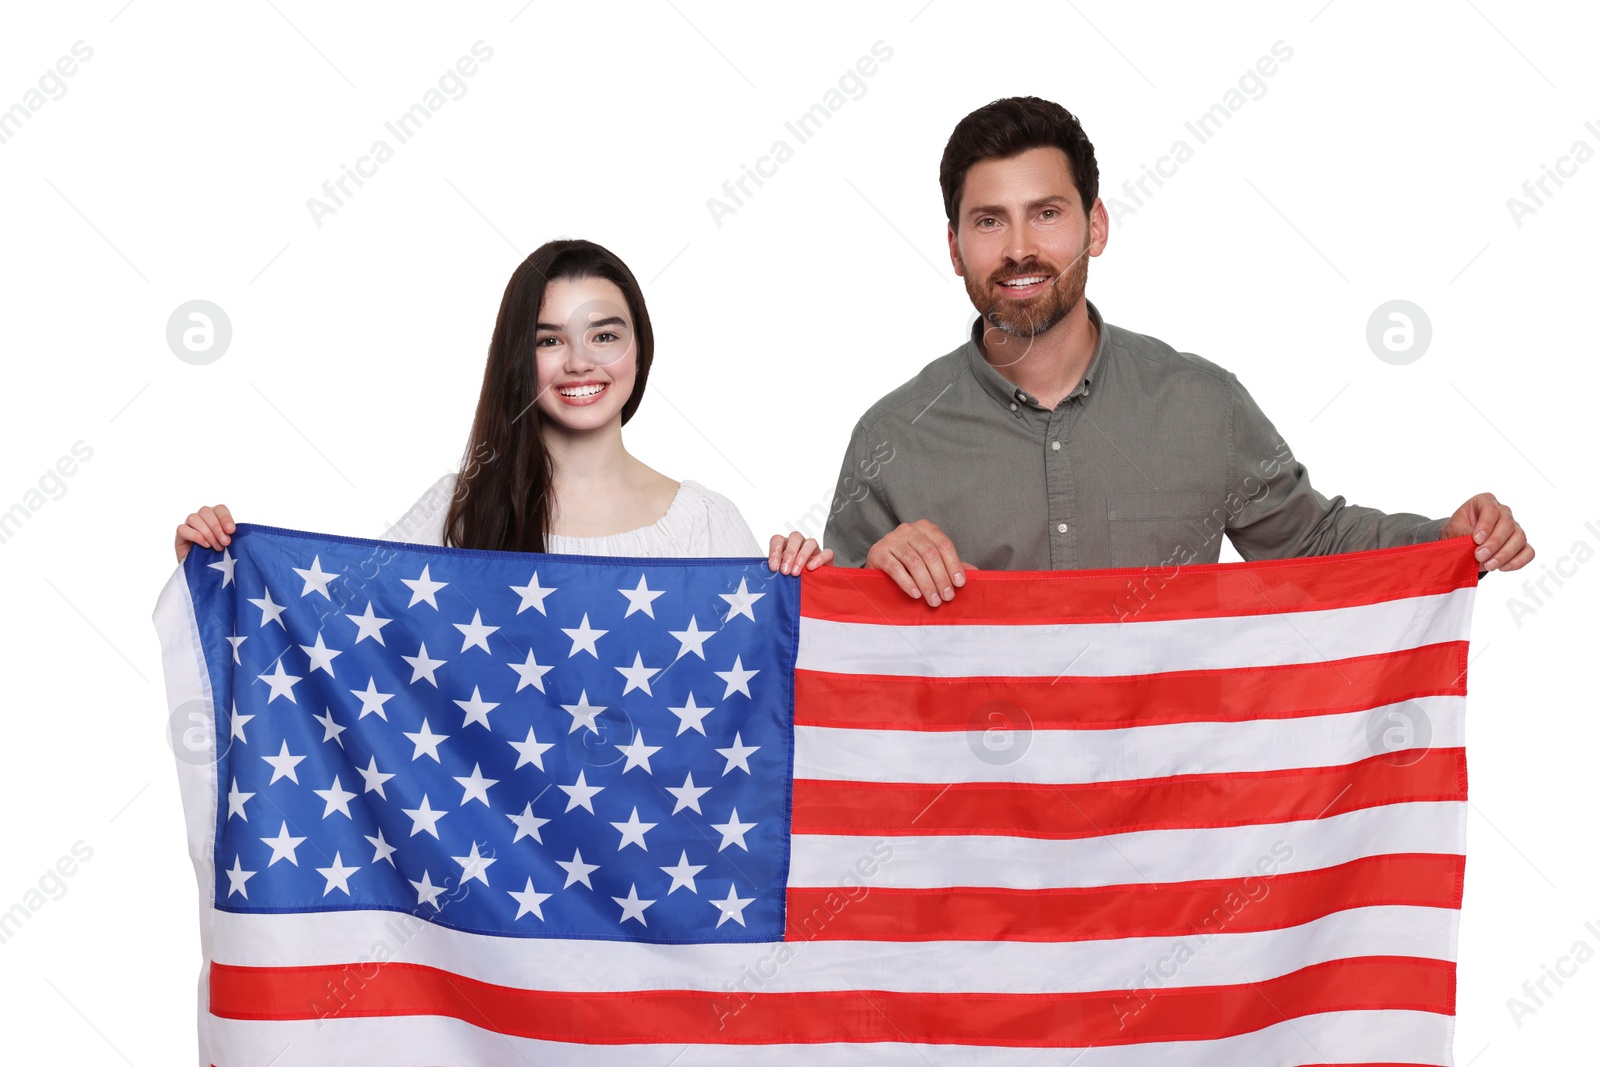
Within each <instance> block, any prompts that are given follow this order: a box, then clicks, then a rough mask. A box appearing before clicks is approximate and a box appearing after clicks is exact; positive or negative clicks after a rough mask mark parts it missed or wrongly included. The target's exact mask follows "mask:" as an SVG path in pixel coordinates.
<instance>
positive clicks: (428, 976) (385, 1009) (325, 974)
mask: <svg viewBox="0 0 1600 1067" xmlns="http://www.w3.org/2000/svg"><path fill="white" fill-rule="evenodd" d="M369 969H370V970H371V971H372V972H373V977H372V978H371V979H369V980H366V981H365V983H364V984H363V985H362V986H361V988H360V990H359V992H358V993H357V994H356V995H355V996H354V997H352V999H351V1000H350V1001H349V1003H348V1004H346V1006H345V1008H344V1010H343V1011H341V1012H339V1013H338V1014H339V1017H351V1018H354V1017H374V1016H396V1015H444V1016H449V1017H451V1018H456V1019H461V1020H464V1021H466V1022H470V1023H473V1024H474V1025H476V1026H480V1027H483V1028H484V1029H487V1030H491V1031H495V1032H499V1033H503V1034H508V1035H510V1036H513V1037H525V1038H533V1039H536V1040H543V1041H566V1042H574V1043H579V1044H605V1045H624V1044H661V1043H672V1044H678V1043H691V1044H692V1043H703V1042H718V1043H735V1044H775V1043H790V1042H793V1043H817V1042H833V1041H840V1042H869V1041H888V1042H906V1041H910V1042H925V1043H928V1044H966V1045H1010V1046H1055V1047H1078V1046H1084V1045H1118V1044H1131V1043H1134V1042H1139V1041H1176V1040H1215V1039H1218V1038H1224V1037H1231V1036H1234V1035H1236V1034H1242V1033H1250V1032H1253V1031H1256V1030H1260V1029H1262V1028H1263V1027H1266V1026H1271V1025H1273V1024H1274V1023H1279V1022H1282V1021H1283V1020H1284V1019H1286V1018H1287V1019H1292V1018H1298V1017H1300V1016H1304V1015H1312V1014H1316V1013H1319V1012H1329V1011H1362V1010H1383V1009H1392V1010H1405V1011H1428V1012H1435V1013H1440V1014H1449V1013H1451V1012H1452V1011H1453V1010H1454V1007H1455V965H1454V964H1452V963H1449V962H1445V961H1440V960H1422V959H1414V958H1408V957H1395V956H1370V957H1360V958H1354V959H1345V960H1334V961H1332V962H1330V963H1322V964H1317V965H1314V966H1311V967H1306V968H1303V969H1301V970H1298V971H1295V972H1293V973H1290V974H1286V975H1284V976H1282V977H1280V978H1274V979H1271V980H1268V981H1265V982H1256V983H1249V984H1244V985H1225V986H1196V987H1190V988H1178V989H1160V990H1153V991H1149V992H1148V993H1142V994H1135V993H1133V992H1131V991H1129V990H1113V991H1107V992H1096V993H1050V994H1039V993H1026V994H1023V993H1012V994H996V993H959V994H956V993H891V992H884V991H880V990H866V991H856V990H851V991H832V990H829V991H819V992H808V993H756V994H753V995H750V996H743V995H741V994H738V993H731V994H730V993H724V992H716V991H698V990H636V991H629V992H625V993H588V992H585V993H569V992H549V991H545V990H536V989H516V988H511V987H508V986H502V985H493V984H490V983H488V982H480V981H476V980H474V979H469V978H463V977H461V976H460V975H457V974H453V973H451V972H448V971H441V970H438V969H436V968H433V967H423V966H418V965H416V964H406V963H376V964H372V965H371V966H370V968H369ZM347 975H348V968H347V967H343V966H324V967H281V968H262V967H233V966H228V965H226V964H219V963H213V964H212V965H211V982H210V985H211V1005H210V1007H211V1013H212V1014H213V1015H217V1016H220V1017H222V1018H229V1019H312V1018H319V1017H325V1016H319V1015H318V1013H317V1012H316V1011H315V1010H314V1009H313V1007H312V1005H314V1004H316V1003H318V1002H319V1000H321V999H323V998H325V997H326V995H327V992H326V990H327V984H328V983H329V982H332V981H338V980H341V979H343V978H345V977H346V976H347ZM1140 998H1142V999H1140Z"/></svg>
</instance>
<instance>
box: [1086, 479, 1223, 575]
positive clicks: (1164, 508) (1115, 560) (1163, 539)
mask: <svg viewBox="0 0 1600 1067" xmlns="http://www.w3.org/2000/svg"><path fill="white" fill-rule="evenodd" d="M1224 518H1225V516H1224V515H1223V514H1222V513H1221V512H1220V511H1219V512H1218V513H1217V514H1215V515H1213V514H1212V507H1211V501H1210V499H1209V498H1208V497H1207V496H1206V495H1205V494H1204V493H1193V492H1164V493H1119V494H1115V495H1112V496H1108V497H1107V498H1106V534H1107V544H1108V545H1109V546H1110V558H1111V562H1110V565H1111V566H1113V567H1149V566H1155V565H1158V564H1162V563H1167V562H1168V561H1172V562H1181V561H1182V560H1183V558H1184V553H1183V552H1182V551H1181V549H1183V548H1187V550H1188V551H1189V552H1192V553H1193V560H1191V562H1199V561H1204V562H1214V561H1215V559H1216V556H1217V553H1218V552H1219V551H1220V549H1221V541H1222V529H1221V524H1222V522H1223V521H1224Z"/></svg>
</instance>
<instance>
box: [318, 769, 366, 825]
mask: <svg viewBox="0 0 1600 1067" xmlns="http://www.w3.org/2000/svg"><path fill="white" fill-rule="evenodd" d="M312 792H313V793H315V794H317V796H319V797H321V798H322V801H323V808H322V817H323V818H324V819H326V818H327V817H328V816H330V815H332V814H333V813H334V812H336V811H337V812H339V813H340V814H342V815H343V816H344V817H345V818H347V819H348V818H352V817H353V816H351V814H350V801H352V800H354V799H355V794H354V793H352V792H350V791H349V790H347V789H345V788H344V787H343V786H341V785H340V784H339V776H338V775H337V774H336V775H334V776H333V784H332V785H331V786H329V787H328V788H326V789H313V790H312Z"/></svg>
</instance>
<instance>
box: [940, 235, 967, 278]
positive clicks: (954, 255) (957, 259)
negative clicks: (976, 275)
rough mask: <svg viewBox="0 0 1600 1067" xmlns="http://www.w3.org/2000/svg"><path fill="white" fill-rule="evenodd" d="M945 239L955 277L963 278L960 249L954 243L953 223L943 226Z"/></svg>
mask: <svg viewBox="0 0 1600 1067" xmlns="http://www.w3.org/2000/svg"><path fill="white" fill-rule="evenodd" d="M944 235H945V240H946V241H948V242H949V244H950V266H952V267H954V268H955V272H956V277H957V278H965V277H966V273H965V272H964V271H962V269H961V249H960V248H959V247H958V246H957V245H956V227H955V224H954V223H949V224H947V225H946V226H945V232H944Z"/></svg>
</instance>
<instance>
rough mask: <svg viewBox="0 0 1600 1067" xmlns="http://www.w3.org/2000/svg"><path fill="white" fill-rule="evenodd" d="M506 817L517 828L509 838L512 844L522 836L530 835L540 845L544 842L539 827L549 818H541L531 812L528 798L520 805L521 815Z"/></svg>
mask: <svg viewBox="0 0 1600 1067" xmlns="http://www.w3.org/2000/svg"><path fill="white" fill-rule="evenodd" d="M506 818H508V819H510V820H511V824H512V825H513V826H515V827H516V828H517V833H516V836H514V837H512V839H511V843H512V844H513V845H514V844H516V843H517V842H518V841H521V840H522V839H523V838H524V837H531V838H533V839H534V840H535V841H537V842H539V843H540V844H541V845H542V844H544V838H542V837H540V836H539V827H541V826H543V825H544V824H545V823H547V822H549V821H550V820H549V819H541V818H539V816H537V815H535V814H534V813H533V801H531V800H530V801H528V802H527V803H526V804H524V805H523V806H522V814H521V815H507V816H506Z"/></svg>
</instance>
